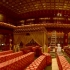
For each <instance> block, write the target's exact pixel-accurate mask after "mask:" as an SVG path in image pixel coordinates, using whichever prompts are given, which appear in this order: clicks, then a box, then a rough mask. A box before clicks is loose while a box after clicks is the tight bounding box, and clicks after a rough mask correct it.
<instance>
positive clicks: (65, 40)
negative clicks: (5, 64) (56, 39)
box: [64, 32, 68, 46]
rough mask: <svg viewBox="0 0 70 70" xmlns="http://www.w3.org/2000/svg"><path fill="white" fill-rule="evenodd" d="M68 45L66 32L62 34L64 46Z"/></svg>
mask: <svg viewBox="0 0 70 70" xmlns="http://www.w3.org/2000/svg"><path fill="white" fill-rule="evenodd" d="M67 45H68V32H64V46H67Z"/></svg>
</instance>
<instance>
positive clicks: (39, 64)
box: [25, 55, 46, 70]
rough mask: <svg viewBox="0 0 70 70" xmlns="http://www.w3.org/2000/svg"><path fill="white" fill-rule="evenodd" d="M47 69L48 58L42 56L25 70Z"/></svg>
mask: <svg viewBox="0 0 70 70" xmlns="http://www.w3.org/2000/svg"><path fill="white" fill-rule="evenodd" d="M45 67H46V56H44V55H41V56H39V57H38V58H37V59H36V60H34V61H33V62H32V63H31V64H30V65H29V66H28V67H27V68H26V69H25V70H43V69H44V68H45Z"/></svg>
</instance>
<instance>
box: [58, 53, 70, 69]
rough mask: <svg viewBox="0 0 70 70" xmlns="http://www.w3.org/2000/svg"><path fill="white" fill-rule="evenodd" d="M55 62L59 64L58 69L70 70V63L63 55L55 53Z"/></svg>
mask: <svg viewBox="0 0 70 70" xmlns="http://www.w3.org/2000/svg"><path fill="white" fill-rule="evenodd" d="M57 63H58V66H59V70H70V64H69V63H68V61H67V60H66V58H65V57H64V56H63V55H58V54H57Z"/></svg>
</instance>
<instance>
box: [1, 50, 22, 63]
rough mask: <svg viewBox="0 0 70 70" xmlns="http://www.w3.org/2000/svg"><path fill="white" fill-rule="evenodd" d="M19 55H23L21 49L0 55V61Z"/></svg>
mask: <svg viewBox="0 0 70 70" xmlns="http://www.w3.org/2000/svg"><path fill="white" fill-rule="evenodd" d="M21 55H23V52H22V51H19V52H15V53H10V54H6V55H1V56H0V63H2V62H5V61H7V60H10V59H13V58H16V57H18V56H21Z"/></svg>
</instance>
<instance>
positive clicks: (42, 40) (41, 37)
mask: <svg viewBox="0 0 70 70" xmlns="http://www.w3.org/2000/svg"><path fill="white" fill-rule="evenodd" d="M26 33H29V35H26ZM32 39H33V40H34V41H35V42H36V43H37V44H39V45H40V46H42V50H43V52H45V50H46V51H47V44H48V42H47V41H48V39H47V31H34V32H23V33H22V34H21V33H17V34H14V43H15V44H20V42H21V41H22V42H23V45H26V44H28V43H29V42H30V41H31V40H32Z"/></svg>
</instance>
